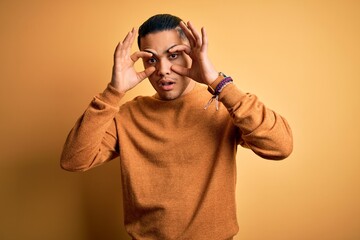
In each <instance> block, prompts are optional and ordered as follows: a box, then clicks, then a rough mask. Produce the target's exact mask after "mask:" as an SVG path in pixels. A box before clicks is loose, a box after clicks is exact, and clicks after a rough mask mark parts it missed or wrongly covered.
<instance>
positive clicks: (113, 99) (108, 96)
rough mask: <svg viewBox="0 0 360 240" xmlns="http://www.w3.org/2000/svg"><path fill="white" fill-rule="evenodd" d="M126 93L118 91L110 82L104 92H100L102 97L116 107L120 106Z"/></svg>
mask: <svg viewBox="0 0 360 240" xmlns="http://www.w3.org/2000/svg"><path fill="white" fill-rule="evenodd" d="M124 95H125V93H121V92H119V91H117V90H116V89H115V88H114V87H113V86H111V85H110V83H109V84H108V85H107V87H106V89H105V90H104V92H102V93H101V94H100V99H101V100H102V101H104V102H106V103H108V104H110V105H112V106H114V107H118V106H120V100H121V99H122V98H123V96H124Z"/></svg>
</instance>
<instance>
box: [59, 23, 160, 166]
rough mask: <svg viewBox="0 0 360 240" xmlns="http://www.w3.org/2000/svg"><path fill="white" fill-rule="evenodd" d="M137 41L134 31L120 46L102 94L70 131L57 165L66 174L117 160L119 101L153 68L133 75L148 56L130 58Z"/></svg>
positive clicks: (136, 53)
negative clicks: (138, 62)
mask: <svg viewBox="0 0 360 240" xmlns="http://www.w3.org/2000/svg"><path fill="white" fill-rule="evenodd" d="M135 37H136V32H135V30H134V29H133V30H132V31H131V32H129V33H128V34H127V35H126V37H125V38H124V40H123V41H122V42H120V43H119V44H118V45H117V47H116V50H115V53H114V66H113V72H112V79H111V82H110V84H108V86H107V88H106V89H105V91H104V92H103V93H102V94H99V95H97V96H96V97H94V99H93V101H92V102H91V103H90V105H89V106H88V108H87V109H86V111H85V112H84V114H83V115H82V116H81V117H80V118H79V120H78V121H77V122H76V124H75V126H74V127H73V128H72V130H71V131H70V133H69V135H68V137H67V139H66V142H65V145H64V148H63V152H62V154H61V160H60V165H61V167H62V168H63V169H65V170H68V171H85V170H88V169H90V168H92V167H95V166H98V165H100V164H102V163H104V162H106V161H109V160H111V159H113V158H115V157H116V156H118V152H119V146H118V139H117V130H116V125H115V122H114V118H115V115H116V114H117V113H118V111H119V107H120V100H121V98H122V97H123V95H124V94H125V92H127V91H128V90H130V89H131V88H133V87H135V86H136V85H137V84H139V83H140V82H141V81H142V80H144V79H145V78H147V77H148V76H149V75H151V74H152V73H153V72H154V70H155V68H153V67H149V68H147V69H145V70H144V71H141V72H136V70H135V69H134V64H135V62H136V61H137V60H139V58H142V57H149V56H151V54H150V53H147V52H141V51H140V52H135V53H133V54H131V55H130V51H131V46H132V44H133V42H134V39H135Z"/></svg>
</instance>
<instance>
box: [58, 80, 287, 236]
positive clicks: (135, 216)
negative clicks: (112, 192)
mask: <svg viewBox="0 0 360 240" xmlns="http://www.w3.org/2000/svg"><path fill="white" fill-rule="evenodd" d="M122 97H123V95H122V94H120V93H119V92H117V91H116V90H115V89H113V88H112V87H111V86H110V85H109V86H108V87H107V89H106V90H105V91H104V92H103V93H102V94H99V95H98V96H96V97H95V98H94V100H93V101H92V102H91V104H90V106H89V107H88V108H87V110H86V111H85V113H84V114H83V115H82V117H81V118H80V119H79V120H78V121H77V123H76V124H75V126H74V128H73V129H72V130H71V132H70V134H69V136H68V138H67V141H66V143H65V146H64V150H63V153H62V157H61V166H62V168H64V169H66V170H69V171H84V170H88V169H89V168H92V167H94V166H98V165H100V164H102V163H104V162H106V161H109V160H111V159H113V158H115V157H117V156H120V163H121V176H122V183H123V186H122V187H123V194H124V209H125V227H126V230H127V231H128V233H129V234H130V235H131V236H132V237H133V238H134V239H139V240H140V239H141V240H142V239H156V240H160V239H164V240H165V239H195V240H201V239H206V240H212V239H214V240H223V239H231V238H232V237H233V236H234V235H235V234H236V233H237V231H238V225H237V220H236V206H235V183H236V159H235V157H236V150H237V146H238V145H239V144H240V145H242V146H245V147H247V148H250V149H252V150H253V151H254V152H255V153H256V154H258V155H259V156H261V157H263V158H267V159H283V158H285V157H287V156H288V155H289V154H290V153H291V151H292V135H291V130H290V128H289V126H288V124H287V122H286V120H285V119H284V118H283V117H281V116H280V115H278V114H277V113H275V112H274V111H272V110H270V109H268V108H266V107H265V106H264V105H263V104H262V103H261V102H260V101H259V100H258V99H257V97H256V96H255V95H251V94H244V93H243V92H241V91H240V90H239V89H238V88H237V87H236V86H235V85H228V86H227V87H225V88H224V90H223V91H222V93H221V95H220V101H221V102H222V104H220V106H219V111H216V109H215V106H214V105H210V106H209V108H208V109H207V110H204V109H203V108H204V105H205V104H206V103H207V101H208V100H209V99H210V98H211V95H210V93H208V92H207V90H206V87H205V86H203V85H200V84H197V85H196V87H195V88H194V90H192V91H191V92H190V93H188V94H187V95H184V96H181V97H180V98H178V99H175V100H172V101H163V100H159V99H156V98H155V97H137V98H136V99H134V100H133V101H130V102H127V103H125V104H123V105H122V106H121V107H120V110H119V106H120V99H121V98H122Z"/></svg>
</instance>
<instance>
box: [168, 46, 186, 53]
mask: <svg viewBox="0 0 360 240" xmlns="http://www.w3.org/2000/svg"><path fill="white" fill-rule="evenodd" d="M169 52H170V53H173V52H185V53H186V54H187V55H189V54H190V52H191V48H190V46H187V45H176V46H174V47H172V48H170V49H169Z"/></svg>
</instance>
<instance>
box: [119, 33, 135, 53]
mask: <svg viewBox="0 0 360 240" xmlns="http://www.w3.org/2000/svg"><path fill="white" fill-rule="evenodd" d="M134 39H135V29H134V28H133V29H132V30H131V31H130V32H128V34H127V35H126V37H125V38H124V40H123V42H122V44H121V45H120V46H121V50H123V51H121V53H123V56H124V55H126V54H129V53H130V50H131V46H132V44H133V42H134Z"/></svg>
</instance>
